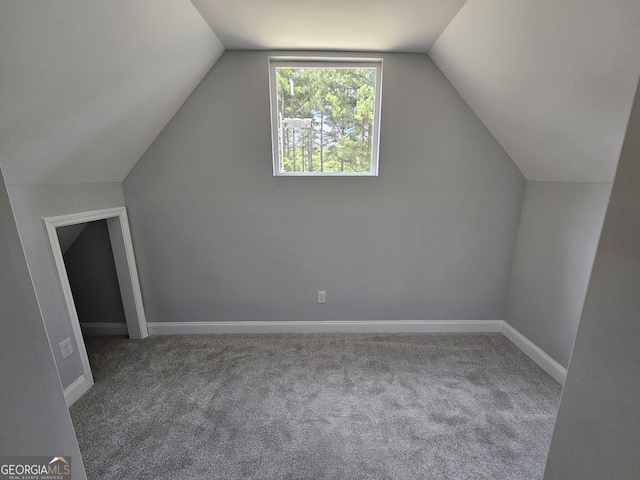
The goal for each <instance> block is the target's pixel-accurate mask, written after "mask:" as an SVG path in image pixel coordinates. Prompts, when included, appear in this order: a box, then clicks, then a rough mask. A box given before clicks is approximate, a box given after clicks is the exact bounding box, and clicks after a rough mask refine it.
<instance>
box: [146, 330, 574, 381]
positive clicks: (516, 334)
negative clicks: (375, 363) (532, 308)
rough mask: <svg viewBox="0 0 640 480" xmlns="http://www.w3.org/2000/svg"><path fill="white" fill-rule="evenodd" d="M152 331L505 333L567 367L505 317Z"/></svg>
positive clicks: (561, 372) (559, 369) (559, 377)
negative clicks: (500, 318)
mask: <svg viewBox="0 0 640 480" xmlns="http://www.w3.org/2000/svg"><path fill="white" fill-rule="evenodd" d="M147 328H148V330H149V335H193V334H214V335H216V334H217V335H219V334H229V333H502V334H503V335H504V336H505V337H507V338H508V339H509V340H511V341H512V342H513V343H514V344H515V345H516V346H517V347H518V348H519V349H520V350H522V352H523V353H524V354H525V355H527V356H528V357H529V358H531V360H533V361H534V362H535V363H536V364H538V366H540V367H541V368H542V369H543V370H544V371H545V372H547V373H548V374H549V375H550V376H551V377H552V378H554V379H555V380H556V381H557V382H558V383H560V384H561V385H564V381H565V379H566V376H567V370H566V368H564V367H563V366H562V365H560V364H559V363H558V362H556V361H555V360H554V359H552V358H551V357H550V356H549V355H547V354H546V353H545V352H543V351H542V350H541V349H540V348H539V347H538V346H536V345H535V344H534V343H533V342H531V341H530V340H529V339H528V338H526V337H525V336H524V335H522V334H521V333H520V332H518V331H517V330H516V329H515V328H513V327H512V326H511V325H509V324H508V323H507V322H505V321H504V320H362V321H359V320H340V321H308V322H307V321H290V322H286V321H283V322H275V321H264V322H166V323H148V324H147Z"/></svg>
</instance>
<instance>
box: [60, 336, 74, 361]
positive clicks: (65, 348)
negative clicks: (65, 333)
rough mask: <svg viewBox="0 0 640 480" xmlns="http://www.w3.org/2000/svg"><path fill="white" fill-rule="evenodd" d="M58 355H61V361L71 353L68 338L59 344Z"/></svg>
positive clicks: (71, 348) (71, 346)
mask: <svg viewBox="0 0 640 480" xmlns="http://www.w3.org/2000/svg"><path fill="white" fill-rule="evenodd" d="M60 353H61V354H62V358H63V359H65V358H67V357H68V356H69V355H71V354H72V353H73V345H72V344H71V339H70V338H67V339H66V340H64V341H62V342H60Z"/></svg>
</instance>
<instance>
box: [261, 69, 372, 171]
mask: <svg viewBox="0 0 640 480" xmlns="http://www.w3.org/2000/svg"><path fill="white" fill-rule="evenodd" d="M269 62H270V88H271V139H272V143H273V174H274V175H296V176H312V175H325V176H336V175H345V176H363V175H377V174H378V143H379V142H378V139H379V130H380V105H381V86H382V60H379V59H363V60H360V59H350V58H349V59H343V58H332V59H330V60H327V59H283V58H271V59H269Z"/></svg>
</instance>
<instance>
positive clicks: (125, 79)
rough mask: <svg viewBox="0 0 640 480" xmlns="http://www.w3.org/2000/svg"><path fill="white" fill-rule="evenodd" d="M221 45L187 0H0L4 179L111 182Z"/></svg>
mask: <svg viewBox="0 0 640 480" xmlns="http://www.w3.org/2000/svg"><path fill="white" fill-rule="evenodd" d="M223 50H224V48H223V46H222V44H221V43H220V41H219V40H218V39H217V37H216V36H215V34H214V33H213V32H212V31H211V29H210V28H209V26H208V25H207V23H206V22H205V21H204V20H203V19H202V16H201V15H200V14H199V13H198V11H197V10H196V9H195V7H194V6H193V5H192V4H191V2H189V0H162V1H158V0H113V1H93V0H90V1H88V0H42V1H23V0H7V1H2V2H0V112H1V115H0V165H2V169H3V172H4V176H5V180H6V181H7V183H14V184H22V183H82V182H87V183H97V182H121V181H122V180H123V179H124V178H125V176H126V175H127V174H128V173H129V171H130V170H131V168H132V167H133V165H135V163H136V162H137V161H138V160H139V159H140V157H141V156H142V154H143V153H144V152H145V150H146V149H147V148H148V147H149V145H151V143H152V142H153V140H155V138H156V137H157V136H158V134H159V133H160V131H161V130H162V129H163V128H164V126H165V125H166V124H167V122H168V121H169V120H170V119H171V118H172V117H173V115H174V114H175V112H176V111H177V110H178V108H180V106H181V105H182V103H184V101H185V100H186V99H187V97H188V96H189V95H190V94H191V92H192V91H193V89H194V88H195V87H196V86H197V84H198V83H199V82H200V80H201V79H202V77H204V75H205V74H206V73H207V71H208V70H209V69H210V68H211V66H212V65H213V64H214V63H215V61H216V60H217V58H218V57H219V56H220V55H221V54H222V52H223Z"/></svg>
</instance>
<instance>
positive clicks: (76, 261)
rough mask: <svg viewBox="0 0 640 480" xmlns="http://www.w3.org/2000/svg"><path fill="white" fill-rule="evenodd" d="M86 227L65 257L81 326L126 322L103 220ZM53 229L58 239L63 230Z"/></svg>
mask: <svg viewBox="0 0 640 480" xmlns="http://www.w3.org/2000/svg"><path fill="white" fill-rule="evenodd" d="M85 225H86V228H85V229H84V230H83V231H82V233H81V234H80V235H79V236H78V238H77V239H76V241H75V242H73V244H72V245H71V246H70V247H69V249H68V250H67V251H66V252H65V254H64V264H65V267H66V269H67V276H68V277H69V284H70V285H71V291H72V293H73V300H74V303H75V305H76V310H77V312H78V319H79V320H80V323H125V317H124V308H123V306H122V298H121V297H120V286H119V285H118V275H117V274H116V265H115V262H114V260H113V251H112V249H111V240H110V239H109V230H108V228H107V221H106V220H99V221H97V222H90V223H87V224H85ZM74 227H75V225H70V226H68V227H60V228H58V229H56V232H57V233H58V236H60V235H61V234H63V235H64V229H69V228H74Z"/></svg>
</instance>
